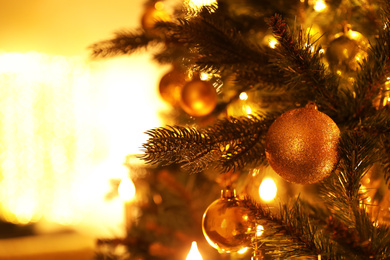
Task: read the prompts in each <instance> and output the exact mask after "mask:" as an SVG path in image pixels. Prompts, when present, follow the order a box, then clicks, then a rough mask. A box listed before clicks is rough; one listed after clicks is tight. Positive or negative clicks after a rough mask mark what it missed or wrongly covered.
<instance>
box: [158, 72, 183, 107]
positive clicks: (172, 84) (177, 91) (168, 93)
mask: <svg viewBox="0 0 390 260" xmlns="http://www.w3.org/2000/svg"><path fill="white" fill-rule="evenodd" d="M185 84H186V75H185V73H184V72H183V71H181V70H179V69H175V68H174V69H172V70H171V71H169V72H168V73H167V74H165V75H164V76H163V77H162V78H161V80H160V84H159V93H160V96H161V97H162V99H163V100H164V101H166V102H167V103H169V104H171V105H172V106H174V107H177V106H179V105H180V95H181V90H182V88H183V86H184V85H185Z"/></svg>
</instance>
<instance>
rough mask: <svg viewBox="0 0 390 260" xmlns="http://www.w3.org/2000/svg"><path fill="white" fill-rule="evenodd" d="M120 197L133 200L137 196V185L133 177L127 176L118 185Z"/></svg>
mask: <svg viewBox="0 0 390 260" xmlns="http://www.w3.org/2000/svg"><path fill="white" fill-rule="evenodd" d="M118 193H119V197H120V198H121V199H122V200H124V201H132V200H133V199H134V197H135V186H134V183H133V181H132V180H131V179H129V178H125V179H123V180H122V181H121V183H120V184H119V187H118Z"/></svg>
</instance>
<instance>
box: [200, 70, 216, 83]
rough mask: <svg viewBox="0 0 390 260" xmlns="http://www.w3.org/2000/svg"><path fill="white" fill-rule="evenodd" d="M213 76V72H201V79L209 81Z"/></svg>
mask: <svg viewBox="0 0 390 260" xmlns="http://www.w3.org/2000/svg"><path fill="white" fill-rule="evenodd" d="M212 78H213V74H210V73H205V72H201V73H200V80H203V81H207V80H210V79H212Z"/></svg>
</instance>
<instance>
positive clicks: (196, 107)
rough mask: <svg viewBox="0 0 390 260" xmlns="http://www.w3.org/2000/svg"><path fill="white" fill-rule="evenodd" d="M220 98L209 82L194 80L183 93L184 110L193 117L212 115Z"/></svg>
mask: <svg viewBox="0 0 390 260" xmlns="http://www.w3.org/2000/svg"><path fill="white" fill-rule="evenodd" d="M217 101H218V96H217V92H216V90H215V88H214V86H213V85H212V84H211V82H209V81H202V80H198V79H197V80H193V81H190V82H188V83H187V84H186V85H184V87H183V89H182V91H181V102H180V105H181V107H182V109H183V110H184V111H185V112H186V113H187V114H189V115H191V116H196V117H200V116H205V115H208V114H210V113H211V112H212V111H213V110H214V108H215V107H216V105H217Z"/></svg>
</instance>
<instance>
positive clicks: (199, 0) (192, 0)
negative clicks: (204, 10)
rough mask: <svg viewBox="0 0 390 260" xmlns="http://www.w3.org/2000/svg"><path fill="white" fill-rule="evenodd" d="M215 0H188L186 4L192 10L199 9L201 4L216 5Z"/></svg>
mask: <svg viewBox="0 0 390 260" xmlns="http://www.w3.org/2000/svg"><path fill="white" fill-rule="evenodd" d="M216 4H217V1H216V0H189V1H188V5H189V6H190V7H191V8H193V9H194V10H198V9H200V8H201V7H202V6H211V5H216Z"/></svg>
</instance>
